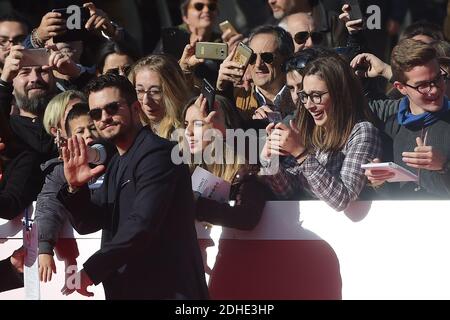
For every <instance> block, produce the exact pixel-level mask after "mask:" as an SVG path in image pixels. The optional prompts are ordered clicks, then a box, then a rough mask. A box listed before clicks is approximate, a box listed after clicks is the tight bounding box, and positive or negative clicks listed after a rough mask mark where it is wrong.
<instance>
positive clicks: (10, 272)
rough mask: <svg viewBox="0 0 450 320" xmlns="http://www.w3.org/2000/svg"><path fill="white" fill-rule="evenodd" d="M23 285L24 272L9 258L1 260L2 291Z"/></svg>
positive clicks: (0, 281)
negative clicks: (19, 270) (18, 269)
mask: <svg viewBox="0 0 450 320" xmlns="http://www.w3.org/2000/svg"><path fill="white" fill-rule="evenodd" d="M20 287H23V273H19V272H17V271H16V269H15V268H14V267H13V266H12V264H11V261H10V260H9V258H7V259H5V260H2V261H0V292H3V291H8V290H12V289H17V288H20Z"/></svg>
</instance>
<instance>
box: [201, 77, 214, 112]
mask: <svg viewBox="0 0 450 320" xmlns="http://www.w3.org/2000/svg"><path fill="white" fill-rule="evenodd" d="M201 93H202V95H203V97H204V98H206V101H207V112H208V114H209V113H210V112H211V111H213V110H214V100H215V99H216V90H215V89H214V87H213V86H212V85H211V84H210V83H209V82H208V80H206V79H203V85H202V90H201Z"/></svg>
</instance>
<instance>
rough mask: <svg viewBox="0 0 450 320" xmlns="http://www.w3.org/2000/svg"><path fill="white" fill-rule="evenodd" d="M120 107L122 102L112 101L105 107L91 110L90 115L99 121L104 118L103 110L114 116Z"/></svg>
mask: <svg viewBox="0 0 450 320" xmlns="http://www.w3.org/2000/svg"><path fill="white" fill-rule="evenodd" d="M119 108H120V102H118V101H115V102H111V103H108V104H107V105H105V106H104V107H103V108H95V109H91V110H89V116H90V117H91V118H92V120H94V121H99V120H100V119H101V118H102V113H103V110H105V111H106V113H107V114H108V115H110V116H113V115H115V114H116V113H117V111H118V110H119Z"/></svg>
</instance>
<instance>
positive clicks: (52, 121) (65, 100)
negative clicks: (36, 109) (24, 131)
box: [43, 90, 87, 135]
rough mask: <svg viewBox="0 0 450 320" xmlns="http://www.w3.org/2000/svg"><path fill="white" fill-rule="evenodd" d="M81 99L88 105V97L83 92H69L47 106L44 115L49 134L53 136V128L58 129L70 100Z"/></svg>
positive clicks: (58, 96) (55, 98) (63, 93)
mask: <svg viewBox="0 0 450 320" xmlns="http://www.w3.org/2000/svg"><path fill="white" fill-rule="evenodd" d="M73 99H80V100H81V102H84V103H87V99H86V96H85V95H84V93H83V92H81V91H76V90H67V91H64V92H61V93H60V94H58V95H56V96H54V97H53V99H52V100H50V102H49V103H48V105H47V108H46V109H45V113H44V119H43V123H44V128H45V131H47V133H48V134H50V135H52V133H51V128H58V125H59V122H60V121H61V119H62V118H63V117H64V113H65V112H66V109H67V105H68V104H69V101H70V100H73Z"/></svg>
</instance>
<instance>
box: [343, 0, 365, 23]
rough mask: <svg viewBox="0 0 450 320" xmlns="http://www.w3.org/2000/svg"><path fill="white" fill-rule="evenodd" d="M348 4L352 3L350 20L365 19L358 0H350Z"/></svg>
mask: <svg viewBox="0 0 450 320" xmlns="http://www.w3.org/2000/svg"><path fill="white" fill-rule="evenodd" d="M346 2H347V4H349V5H350V8H351V10H350V20H358V19H363V18H364V16H363V14H362V11H361V6H360V4H359V1H358V0H348V1H346Z"/></svg>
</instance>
